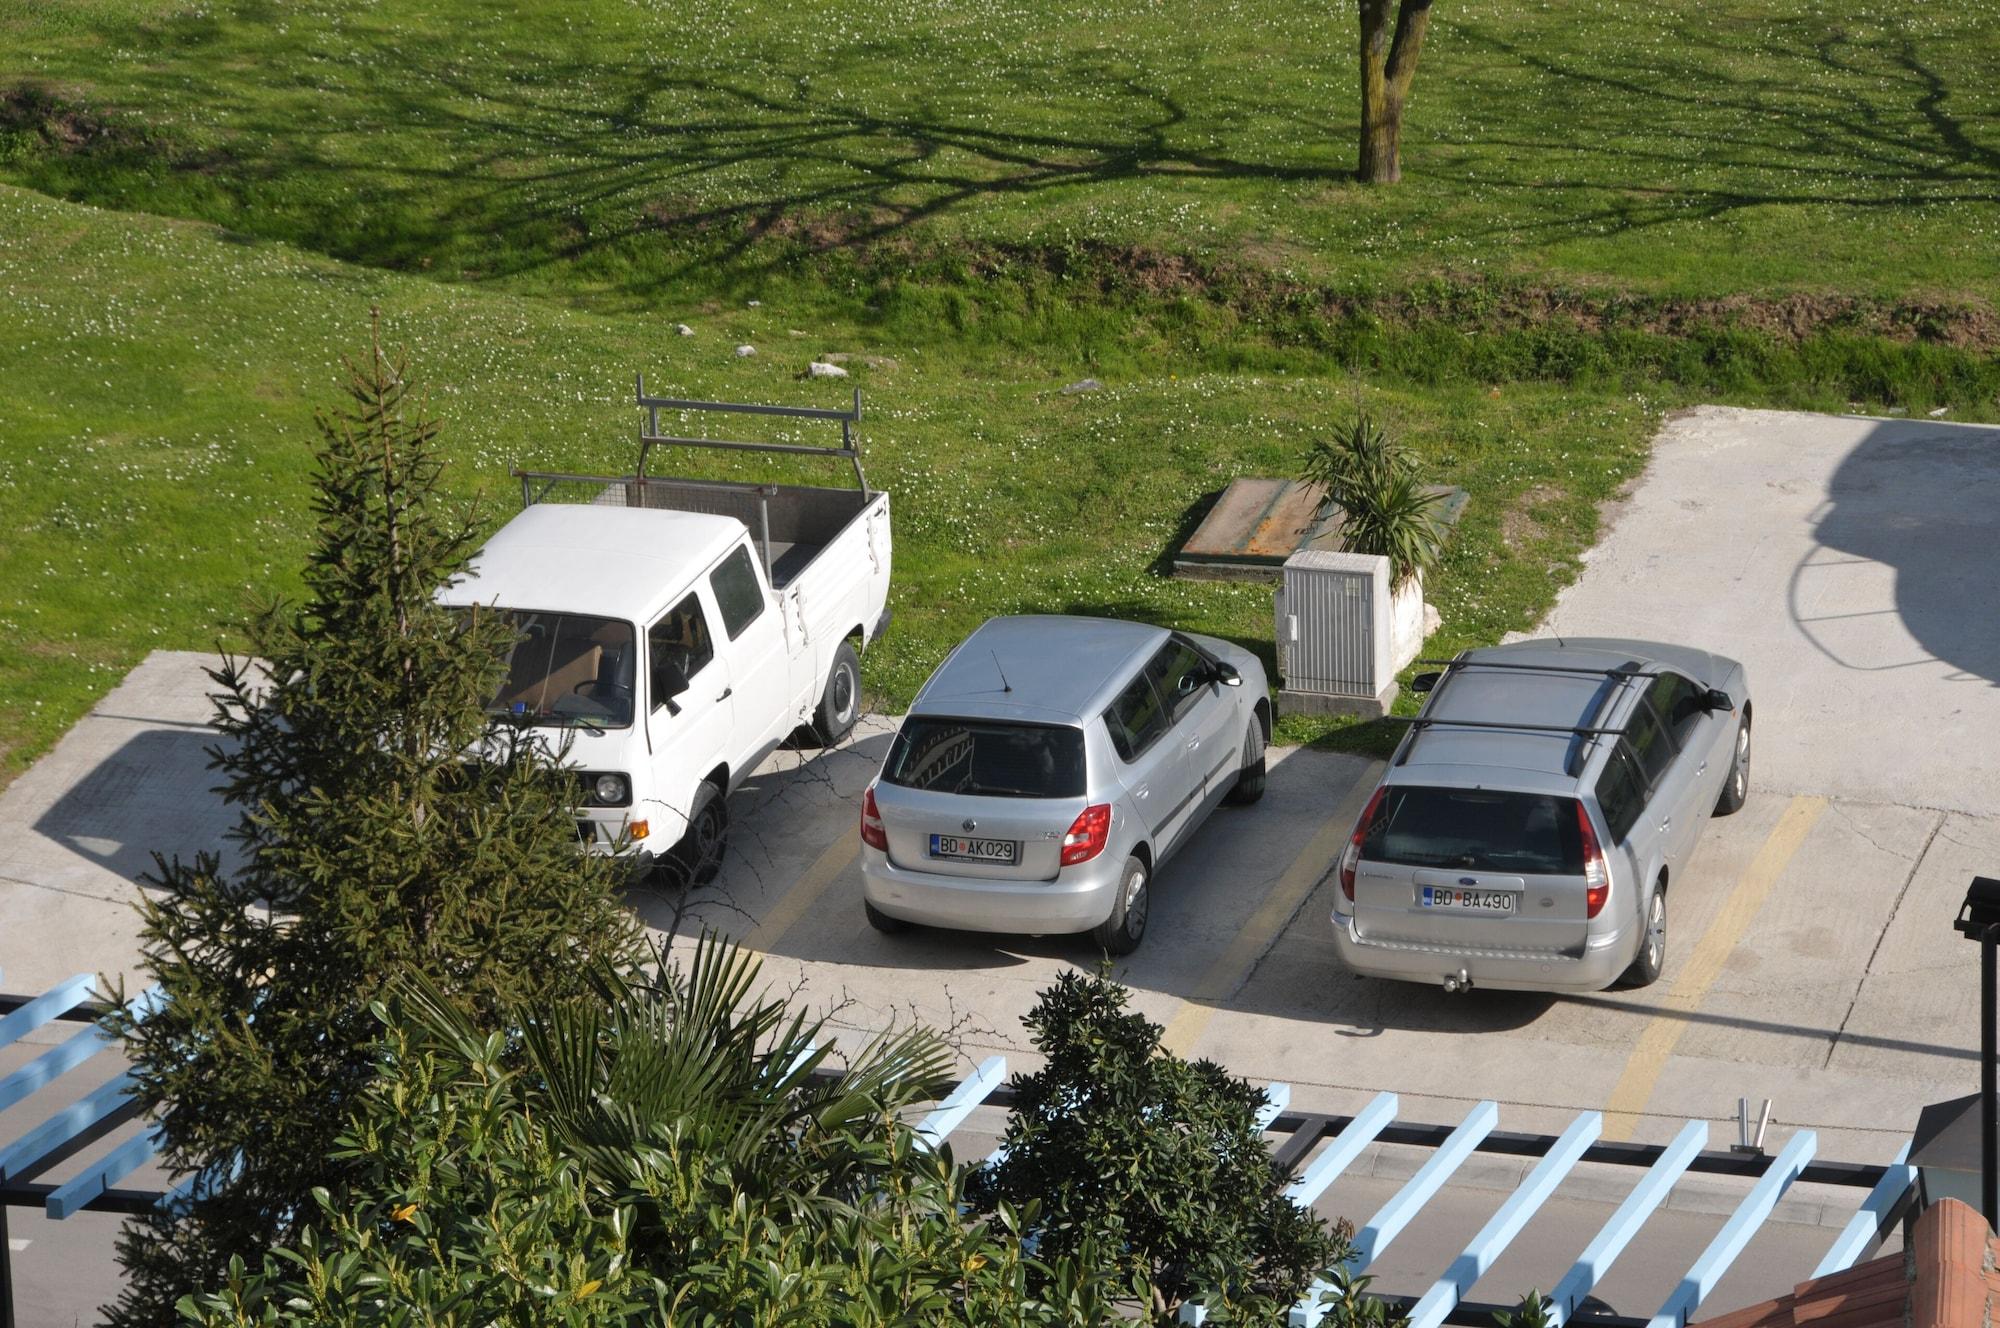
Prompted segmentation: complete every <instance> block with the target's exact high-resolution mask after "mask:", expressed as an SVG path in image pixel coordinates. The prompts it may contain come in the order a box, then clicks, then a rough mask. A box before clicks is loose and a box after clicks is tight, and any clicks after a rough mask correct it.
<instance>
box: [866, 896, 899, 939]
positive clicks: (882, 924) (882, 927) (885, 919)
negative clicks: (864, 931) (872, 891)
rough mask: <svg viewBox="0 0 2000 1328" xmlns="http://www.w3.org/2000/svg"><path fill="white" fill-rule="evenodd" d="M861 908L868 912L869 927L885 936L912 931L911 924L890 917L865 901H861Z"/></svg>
mask: <svg viewBox="0 0 2000 1328" xmlns="http://www.w3.org/2000/svg"><path fill="white" fill-rule="evenodd" d="M861 907H862V908H864V909H866V910H867V911H868V925H869V926H871V927H873V928H874V929H875V930H876V931H879V932H881V933H883V934H884V935H888V936H893V935H895V934H896V933H897V932H899V931H908V930H909V929H910V924H909V923H907V922H905V921H903V920H902V919H901V918H892V917H890V916H889V915H888V914H887V913H884V912H883V911H882V910H881V909H879V908H877V907H875V906H874V905H873V904H871V903H869V902H868V901H867V900H865V899H864V900H862V901H861Z"/></svg>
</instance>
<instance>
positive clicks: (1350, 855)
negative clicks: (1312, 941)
mask: <svg viewBox="0 0 2000 1328" xmlns="http://www.w3.org/2000/svg"><path fill="white" fill-rule="evenodd" d="M1388 793H1389V786H1388V785H1387V784H1384V785H1383V786H1382V787H1381V788H1378V789H1376V790H1375V796H1374V797H1372V798H1370V799H1368V805H1367V806H1366V807H1364V808H1363V809H1362V811H1361V815H1360V816H1359V817H1358V818H1356V820H1355V822H1354V833H1353V834H1351V835H1349V836H1348V837H1347V847H1346V848H1345V849H1343V850H1342V851H1341V854H1340V893H1342V894H1344V895H1346V896H1347V902H1348V903H1350V904H1351V903H1353V902H1354V869H1355V868H1356V867H1358V866H1359V865H1360V864H1361V841H1362V840H1364V839H1366V838H1367V837H1368V827H1370V826H1372V825H1374V824H1375V814H1376V813H1377V812H1379V811H1381V810H1382V799H1383V798H1385V797H1387V796H1388Z"/></svg>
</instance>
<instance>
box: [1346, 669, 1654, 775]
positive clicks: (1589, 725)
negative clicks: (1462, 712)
mask: <svg viewBox="0 0 2000 1328" xmlns="http://www.w3.org/2000/svg"><path fill="white" fill-rule="evenodd" d="M1417 663H1419V664H1436V665H1439V666H1441V667H1442V668H1443V669H1444V675H1445V676H1444V677H1443V678H1440V679H1439V680H1438V684H1437V686H1436V687H1434V688H1432V689H1431V693H1430V699H1429V700H1428V701H1427V702H1426V703H1425V708H1426V709H1429V707H1430V706H1431V705H1433V704H1435V703H1436V701H1437V697H1438V693H1439V692H1441V691H1443V690H1444V685H1445V683H1446V682H1447V681H1449V680H1450V678H1451V673H1452V670H1454V669H1466V668H1480V669H1510V670H1518V671H1520V672H1523V673H1573V674H1580V675H1582V676H1585V677H1595V678H1616V679H1618V680H1619V681H1621V682H1622V681H1623V680H1625V679H1627V678H1652V677H1657V676H1658V675H1657V674H1655V673H1654V672H1653V671H1652V670H1650V669H1647V668H1646V667H1645V666H1643V665H1642V664H1640V663H1639V661H1638V660H1636V659H1634V660H1628V661H1626V662H1625V663H1623V664H1619V665H1615V666H1613V667H1611V668H1602V667H1598V668H1592V667H1587V666H1585V665H1580V664H1514V663H1508V662H1505V661H1501V660H1485V659H1467V658H1465V657H1464V656H1463V655H1459V656H1456V657H1454V658H1452V659H1420V660H1418V661H1417ZM1615 694H1616V693H1615V691H1614V692H1612V693H1610V694H1607V695H1605V696H1602V697H1600V698H1599V699H1598V701H1597V703H1596V704H1595V705H1593V706H1592V707H1591V708H1590V714H1589V715H1588V716H1587V717H1586V718H1585V720H1584V722H1583V723H1581V724H1519V723H1513V722H1510V721H1508V720H1504V719H1446V718H1443V717H1440V716H1433V715H1385V716H1384V718H1385V719H1393V720H1396V721H1398V722H1401V723H1406V724H1408V725H1409V726H1410V729H1411V731H1412V732H1413V733H1414V732H1419V731H1421V730H1423V729H1426V728H1433V727H1444V728H1456V729H1503V730H1506V731H1509V732H1514V733H1567V734H1569V735H1570V736H1572V737H1577V738H1607V737H1615V738H1622V737H1624V736H1625V729H1624V728H1623V727H1622V726H1621V727H1619V728H1606V727H1604V726H1602V725H1600V724H1598V723H1597V722H1596V720H1597V717H1598V716H1599V715H1601V714H1603V713H1604V710H1605V708H1606V707H1607V706H1608V705H1609V704H1610V703H1611V700H1612V697H1613V696H1614V695H1615ZM1415 746H1416V744H1415V743H1407V744H1405V745H1404V747H1403V750H1402V751H1401V752H1399V753H1398V754H1397V756H1396V764H1397V765H1402V764H1403V763H1404V762H1406V761H1408V760H1409V759H1410V751H1411V749H1412V748H1413V747H1415ZM1587 750H1589V744H1587V743H1584V744H1579V745H1578V746H1577V747H1576V749H1575V750H1573V751H1571V753H1570V754H1569V756H1568V757H1567V758H1565V760H1564V761H1563V773H1564V774H1566V775H1574V774H1575V773H1576V772H1577V769H1578V768H1579V767H1580V766H1581V764H1582V761H1581V758H1582V756H1583V753H1584V752H1586V751H1587Z"/></svg>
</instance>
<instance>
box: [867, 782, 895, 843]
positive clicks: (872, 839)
mask: <svg viewBox="0 0 2000 1328" xmlns="http://www.w3.org/2000/svg"><path fill="white" fill-rule="evenodd" d="M861 842H862V843H864V844H866V845H867V846H868V847H870V848H879V849H881V850H882V851H883V852H885V853H886V852H888V850H889V835H888V833H887V832H886V831H884V830H883V829H882V813H881V812H880V811H879V810H878V809H877V808H876V806H875V786H874V785H872V784H871V785H869V786H868V792H866V793H864V794H862V795H861Z"/></svg>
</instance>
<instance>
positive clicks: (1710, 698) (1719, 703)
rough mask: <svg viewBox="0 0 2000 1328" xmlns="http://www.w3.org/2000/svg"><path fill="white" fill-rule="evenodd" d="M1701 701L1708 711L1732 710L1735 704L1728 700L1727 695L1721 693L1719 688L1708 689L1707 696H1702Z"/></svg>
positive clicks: (1723, 692) (1726, 693)
mask: <svg viewBox="0 0 2000 1328" xmlns="http://www.w3.org/2000/svg"><path fill="white" fill-rule="evenodd" d="M1702 701H1703V702H1704V703H1705V704H1706V705H1707V706H1708V708H1709V709H1710V710H1734V709H1735V708H1736V702H1734V701H1732V700H1730V699H1729V693H1728V692H1725V691H1723V690H1722V689H1721V688H1720V687H1711V688H1709V689H1708V695H1707V696H1704V697H1703V698H1702Z"/></svg>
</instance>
